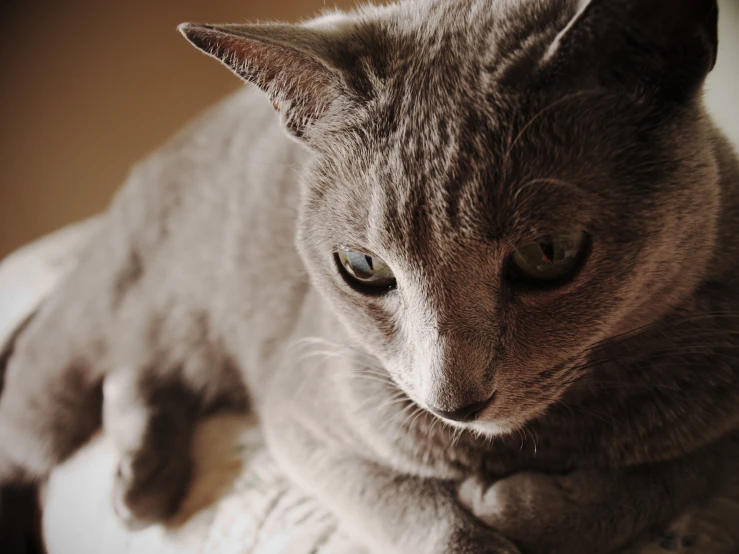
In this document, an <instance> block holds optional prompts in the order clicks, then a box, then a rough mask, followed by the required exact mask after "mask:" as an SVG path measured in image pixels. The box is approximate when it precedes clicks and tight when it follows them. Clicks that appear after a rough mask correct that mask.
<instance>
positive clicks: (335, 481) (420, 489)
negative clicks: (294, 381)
mask: <svg viewBox="0 0 739 554" xmlns="http://www.w3.org/2000/svg"><path fill="white" fill-rule="evenodd" d="M267 419H268V420H269V419H270V418H269V416H267ZM265 431H266V437H267V441H268V445H269V449H270V451H271V453H272V455H273V456H274V457H275V458H276V460H277V461H278V463H279V464H280V466H281V468H282V469H283V471H285V472H286V473H287V475H288V476H289V477H290V478H291V479H292V480H293V481H294V482H295V483H296V484H297V485H298V486H299V487H301V488H302V489H303V490H304V491H305V492H306V493H308V494H310V495H312V496H313V497H315V498H317V499H318V500H319V501H320V502H321V503H322V505H323V506H324V507H325V508H327V509H328V510H329V511H331V512H332V513H333V514H334V515H335V516H336V517H337V519H338V520H339V522H340V525H341V527H342V528H343V529H344V530H345V531H347V532H348V533H350V534H351V536H352V537H354V538H355V540H357V542H361V543H362V544H363V545H364V546H366V547H368V548H369V549H370V551H371V552H372V553H373V554H410V553H413V554H519V551H518V550H517V548H516V547H515V546H513V545H512V544H511V543H510V542H509V541H508V540H507V539H505V538H503V537H502V536H500V535H498V534H497V533H496V532H494V531H492V530H490V529H488V528H486V527H485V526H483V525H480V524H479V523H478V522H476V521H475V520H474V518H472V517H471V516H470V515H469V514H468V513H466V511H465V510H464V509H463V508H462V506H461V505H460V504H459V503H458V501H457V500H456V498H455V493H454V487H453V486H452V484H451V483H443V482H439V481H431V480H425V479H419V478H416V477H412V476H405V475H400V474H398V473H396V472H395V471H393V470H391V469H389V468H387V467H384V466H382V465H379V464H377V463H374V462H370V461H367V460H365V459H363V458H362V457H361V456H360V454H358V453H354V452H351V451H350V450H349V449H348V448H347V447H346V446H341V445H340V444H338V443H336V442H334V441H331V440H325V439H323V438H318V437H316V436H315V435H314V434H313V432H312V431H311V430H309V429H308V428H307V426H306V427H304V426H303V425H301V424H300V423H298V422H290V423H286V422H285V420H284V419H283V418H275V420H273V421H267V422H266V425H265Z"/></svg>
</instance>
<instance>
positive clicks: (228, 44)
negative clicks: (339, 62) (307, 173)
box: [178, 23, 342, 140]
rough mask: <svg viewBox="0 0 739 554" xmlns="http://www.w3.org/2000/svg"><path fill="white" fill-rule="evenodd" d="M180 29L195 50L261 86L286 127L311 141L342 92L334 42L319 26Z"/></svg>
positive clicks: (267, 25)
mask: <svg viewBox="0 0 739 554" xmlns="http://www.w3.org/2000/svg"><path fill="white" fill-rule="evenodd" d="M178 30H179V31H180V32H181V33H182V34H183V35H184V36H185V38H186V39H187V40H188V41H189V42H190V43H192V44H193V45H194V46H195V47H196V48H198V49H199V50H202V51H203V52H205V53H206V54H208V55H210V56H213V57H214V58H216V59H218V60H220V61H221V62H222V63H223V64H224V65H226V66H227V67H228V68H229V69H231V70H232V71H233V72H234V73H236V74H237V75H238V76H239V77H241V78H242V79H244V80H245V81H248V82H250V83H253V84H255V85H256V86H258V87H259V88H261V89H262V90H263V91H264V92H265V93H266V94H267V95H268V96H269V98H270V100H271V101H272V104H273V105H274V107H275V109H276V110H277V111H278V112H279V113H280V114H281V115H282V117H283V121H284V124H285V126H286V127H287V129H288V130H289V131H290V132H291V133H292V134H293V135H295V136H296V137H298V138H301V139H305V140H308V139H307V138H306V134H307V132H308V130H309V129H310V127H311V126H312V125H313V124H314V123H315V122H316V121H317V120H318V119H319V118H321V116H322V115H323V114H324V113H325V112H326V110H327V109H328V107H329V106H330V105H331V104H332V103H333V102H334V101H336V100H337V99H338V98H339V97H340V96H341V90H342V79H341V75H340V73H339V72H337V71H335V70H334V69H333V68H332V67H331V63H330V58H329V52H330V44H328V42H329V41H328V39H327V36H326V35H325V33H324V32H323V31H321V30H318V29H311V28H306V27H300V26H296V25H287V24H265V25H194V24H190V23H183V24H181V25H180V26H179V27H178Z"/></svg>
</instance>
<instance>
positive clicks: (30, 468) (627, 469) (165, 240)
mask: <svg viewBox="0 0 739 554" xmlns="http://www.w3.org/2000/svg"><path fill="white" fill-rule="evenodd" d="M717 17H718V16H717V6H716V3H715V2H714V1H709V0H591V1H590V2H578V1H576V0H525V1H524V0H428V1H422V0H408V1H406V2H401V3H399V4H394V5H389V6H385V7H367V8H363V9H360V10H358V11H356V12H353V13H350V14H342V13H335V14H331V15H328V16H325V17H322V18H319V19H316V20H313V21H310V22H308V23H305V24H303V25H299V26H293V25H281V24H268V25H226V26H199V25H183V26H182V27H181V28H180V30H181V31H182V33H183V34H184V35H185V36H186V37H187V39H188V40H189V41H190V42H192V43H193V44H194V45H195V46H197V47H198V48H200V49H201V50H203V51H205V52H206V53H208V54H210V55H212V56H214V57H216V58H218V59H219V60H221V61H222V62H223V63H225V64H226V65H227V66H229V67H230V68H231V69H232V70H233V71H235V72H236V73H237V74H238V75H240V76H241V77H242V78H243V79H245V80H246V81H249V82H251V83H254V84H255V85H257V87H258V88H260V89H262V90H261V91H259V90H257V89H256V88H249V89H248V90H244V91H242V92H239V93H238V94H236V95H235V96H233V97H232V98H230V99H228V100H227V101H225V102H224V103H223V104H221V105H220V106H219V107H217V108H215V109H214V110H213V111H212V112H210V113H209V114H208V115H207V116H206V117H205V118H203V119H202V120H201V121H199V122H197V123H196V124H194V126H192V127H191V128H190V129H188V130H187V131H186V132H184V133H183V134H182V135H180V136H179V137H178V138H176V139H174V140H173V141H172V142H171V143H170V144H169V145H168V146H166V147H165V148H164V149H163V150H161V151H160V152H158V153H156V154H155V155H154V156H153V157H151V158H150V159H149V160H147V161H145V162H144V163H142V164H140V165H139V166H137V167H136V168H135V170H134V171H133V173H132V175H131V177H130V179H129V181H128V183H127V184H126V186H125V187H124V188H123V189H122V191H121V192H120V194H119V195H118V196H117V198H116V199H115V201H114V202H113V205H112V207H111V209H110V211H109V213H108V215H107V217H106V220H105V224H104V227H103V229H102V230H101V231H100V233H99V235H98V236H96V237H95V239H94V241H93V242H92V244H91V245H90V246H89V248H88V249H87V251H86V253H85V255H84V257H83V259H82V261H81V263H80V265H79V267H78V269H77V270H76V271H74V272H73V274H72V275H71V276H70V277H69V278H67V279H66V281H65V282H64V283H63V285H62V286H61V287H60V288H59V289H58V291H57V292H56V293H55V294H54V295H53V296H52V297H51V298H50V299H49V300H48V301H46V302H45V304H44V305H43V306H42V307H41V308H40V310H39V311H38V313H37V314H36V315H35V317H34V319H33V320H32V321H30V322H29V324H28V327H27V328H26V330H25V331H23V332H22V333H20V336H19V337H18V339H17V341H16V342H15V345H14V349H13V352H12V353H10V354H9V355H8V356H6V358H8V360H7V368H6V375H5V385H4V391H3V394H2V399H1V400H0V481H9V480H13V479H31V480H34V479H40V478H42V477H43V476H45V475H46V474H48V472H49V471H50V470H51V469H52V468H53V467H54V465H55V464H57V463H59V462H60V461H61V460H63V459H65V458H66V457H67V456H69V455H70V454H71V453H72V452H73V451H74V450H75V449H77V448H78V447H79V446H80V445H81V444H82V443H83V442H84V441H85V440H86V439H87V438H88V437H89V436H90V434H91V433H92V432H93V431H94V430H95V429H97V428H98V426H99V425H100V423H101V416H100V414H101V413H103V418H102V419H103V422H104V425H105V427H106V430H107V431H108V432H110V433H111V434H112V435H113V437H114V439H115V441H116V444H117V446H118V448H119V449H120V455H121V462H120V470H119V472H118V476H117V485H116V502H117V505H118V507H119V513H121V514H122V516H123V517H125V518H126V519H127V520H128V521H129V522H130V523H131V524H146V523H151V522H155V521H159V520H162V519H165V518H167V517H169V516H170V515H172V513H174V512H175V511H176V510H177V506H178V503H179V501H180V500H181V498H182V496H183V494H184V492H185V491H186V489H187V485H188V480H189V478H190V473H191V461H190V455H189V451H190V442H191V433H192V429H193V425H194V422H195V421H196V420H197V419H198V418H199V417H202V416H203V415H204V414H206V413H209V412H212V411H215V410H227V409H244V408H245V405H246V401H247V397H249V398H250V399H251V402H250V403H249V404H250V407H251V409H254V410H256V412H257V413H258V414H259V416H260V419H261V422H262V425H263V428H264V433H265V435H266V438H267V441H268V445H269V448H270V450H271V452H272V454H273V455H274V458H275V460H277V462H278V463H279V465H280V466H281V468H282V469H283V470H284V472H285V473H286V474H287V475H288V476H289V477H290V478H291V479H292V480H293V481H294V482H295V483H296V484H297V485H299V486H301V487H303V488H304V489H305V490H306V491H307V492H308V493H310V494H312V495H314V496H315V497H317V498H318V499H320V500H321V501H322V502H323V504H324V505H325V506H326V507H327V508H328V509H329V510H331V511H332V512H333V513H334V514H336V515H337V516H338V517H339V519H340V520H341V522H342V524H343V525H344V526H345V527H346V529H347V530H349V531H350V532H351V533H353V534H354V535H355V536H356V538H357V539H358V540H360V541H361V542H363V543H364V544H366V545H367V546H368V547H370V549H371V550H372V551H373V552H377V553H382V554H387V553H395V554H407V553H424V554H426V553H428V554H437V553H438V554H442V553H444V554H446V553H450V554H472V553H483V554H493V553H494V554H512V553H518V552H525V553H530V554H544V553H567V554H576V553H588V554H592V553H599V554H600V553H608V552H613V551H615V550H618V549H619V548H621V547H622V546H624V545H626V544H628V543H629V542H630V541H632V540H633V539H634V538H635V537H636V536H637V535H640V534H642V533H644V532H646V531H649V530H650V529H656V528H658V527H659V526H660V525H661V524H663V523H664V522H666V521H667V520H669V519H670V518H672V517H673V516H674V515H675V514H677V513H678V512H680V511H681V510H683V509H685V508H686V507H689V506H691V505H692V504H694V503H696V502H698V501H700V500H701V499H702V498H704V497H707V496H709V495H711V494H712V492H713V491H715V490H717V489H718V488H720V487H721V486H722V484H723V483H724V482H725V479H726V478H727V476H728V475H730V473H731V472H732V471H736V468H737V462H738V459H737V450H738V447H739V442H738V441H737V429H738V428H739V356H738V355H737V350H736V349H737V340H736V339H737V337H739V287H737V286H736V285H737V282H736V278H735V275H736V274H737V272H738V271H739V241H738V240H737V233H739V165H738V164H737V160H736V157H735V154H734V152H733V151H732V148H731V147H730V146H729V144H728V142H727V141H726V140H725V139H724V138H723V136H722V135H721V133H720V132H719V131H718V130H717V129H716V127H715V126H714V125H713V123H712V122H711V121H710V119H709V118H708V116H707V115H706V112H705V110H704V108H703V104H702V85H703V81H704V78H705V77H706V75H707V73H708V72H709V71H710V70H711V68H712V67H713V65H714V63H715V58H716V51H717ZM263 93H266V96H267V97H268V98H269V100H270V102H271V104H272V106H274V108H275V109H276V110H277V112H278V113H279V115H280V116H281V120H282V125H279V124H278V122H277V118H276V117H274V115H273V113H272V108H271V106H270V102H266V101H265V99H264V94H263ZM283 128H286V129H287V130H288V132H289V133H284V131H283ZM247 391H248V393H247ZM103 399H105V402H103ZM103 404H104V407H102V405H103ZM101 407H102V409H101Z"/></svg>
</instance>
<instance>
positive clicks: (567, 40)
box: [541, 0, 718, 100]
mask: <svg viewBox="0 0 739 554" xmlns="http://www.w3.org/2000/svg"><path fill="white" fill-rule="evenodd" d="M717 52H718V5H717V1H716V0H579V2H577V12H576V14H575V15H574V17H573V18H572V19H571V20H570V22H569V24H568V25H567V26H566V27H565V28H564V29H563V30H562V31H561V32H560V33H559V35H557V37H556V38H555V39H554V41H553V42H552V44H551V45H550V47H549V49H548V50H547V52H546V53H545V55H544V58H543V59H542V63H541V66H542V68H543V69H544V70H545V72H547V73H549V74H552V75H555V76H567V77H580V78H589V79H591V80H593V79H595V80H596V81H597V84H598V85H605V86H610V87H629V88H631V89H632V90H633V89H636V90H637V91H638V92H639V93H642V94H656V95H658V96H660V97H661V98H662V99H668V100H669V99H674V100H686V99H689V98H692V97H693V96H694V95H695V93H696V92H697V91H698V90H699V89H700V87H701V85H702V84H703V82H704V80H705V78H706V76H707V74H708V73H709V72H710V71H711V69H713V67H714V65H715V64H716V56H717Z"/></svg>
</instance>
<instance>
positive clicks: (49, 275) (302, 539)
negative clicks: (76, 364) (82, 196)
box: [0, 220, 739, 554]
mask: <svg viewBox="0 0 739 554" xmlns="http://www.w3.org/2000/svg"><path fill="white" fill-rule="evenodd" d="M95 225H96V222H95V221H94V220H91V221H88V222H85V223H82V224H79V225H77V226H73V227H70V228H67V229H63V230H61V231H59V232H58V233H56V234H54V235H52V236H50V237H47V238H44V239H42V240H40V241H38V242H36V243H34V244H32V245H30V246H28V247H26V248H25V249H22V250H20V251H18V252H17V253H16V254H13V255H12V256H10V257H9V258H6V259H5V260H4V261H3V262H2V263H0V344H2V343H3V341H4V337H6V336H7V335H8V334H9V333H10V332H12V330H13V328H14V327H15V326H16V325H18V323H19V322H21V321H22V320H23V319H24V318H25V316H26V315H27V314H29V313H30V312H31V311H32V310H33V308H34V307H35V306H36V305H37V303H38V302H39V300H41V299H42V298H43V297H44V296H45V295H46V294H48V293H49V292H50V291H52V290H53V288H54V286H55V284H56V283H57V282H58V280H59V279H60V278H61V277H62V276H63V275H64V274H65V273H66V272H67V271H69V269H71V268H72V267H74V263H75V259H76V255H77V253H78V251H79V249H80V247H81V246H82V245H84V243H85V240H86V237H87V236H89V235H90V234H91V233H93V232H94V230H95ZM194 450H195V460H196V475H197V477H196V480H195V483H194V486H193V488H192V490H191V493H190V495H189V496H188V498H187V499H186V500H185V504H184V507H183V510H182V515H181V516H180V518H179V520H178V521H176V522H172V524H171V525H170V526H168V527H167V528H165V527H163V526H157V527H152V528H149V529H146V530H144V531H139V532H130V531H127V530H126V529H125V528H124V527H123V526H122V525H121V524H120V523H119V521H118V519H117V518H116V516H115V514H114V512H113V510H112V504H111V502H110V490H111V484H112V477H113V474H114V471H115V461H116V460H115V453H114V450H113V447H112V445H111V443H110V441H109V440H108V439H106V438H105V437H104V436H103V437H98V438H96V439H94V440H93V441H91V444H89V445H88V446H87V447H86V448H84V449H82V450H81V451H80V452H79V453H78V454H77V455H76V456H74V457H73V458H72V459H71V460H69V461H68V462H67V463H66V464H64V465H63V466H62V467H60V468H59V469H57V470H56V471H55V472H54V474H53V475H52V477H51V479H50V481H49V483H48V485H47V487H46V490H45V494H44V525H43V528H44V535H45V538H46V542H47V548H48V551H49V554H361V553H362V552H363V550H362V549H361V548H358V547H357V546H356V545H353V544H352V543H351V542H350V541H349V540H348V539H347V538H346V537H344V536H343V535H342V534H341V533H340V532H337V530H336V524H335V522H334V521H333V519H332V518H331V517H330V516H329V515H328V514H326V513H325V512H324V511H323V510H322V509H321V508H320V507H319V506H317V505H316V503H315V502H314V501H312V500H310V499H307V498H305V497H304V496H303V495H302V494H301V493H300V492H298V491H296V490H295V489H293V488H292V487H291V486H290V485H289V484H288V483H287V482H286V481H285V480H284V478H283V477H282V476H281V475H280V474H279V471H277V469H276V468H275V464H274V462H273V461H272V460H271V459H270V457H269V455H268V454H267V453H266V451H265V450H264V447H263V443H262V439H261V436H260V433H259V430H258V429H257V428H256V426H255V425H254V422H253V421H251V420H249V419H248V418H239V417H233V416H229V417H219V418H214V419H212V420H209V421H207V422H204V423H203V424H202V425H201V426H200V427H199V428H198V431H197V434H196V440H195V447H194ZM669 531H671V533H667V534H663V535H661V536H659V537H656V538H655V537H649V538H648V539H646V540H645V541H644V543H643V544H641V545H639V546H638V547H635V548H634V549H632V550H630V551H629V552H630V553H631V554H659V553H667V552H678V553H683V554H697V553H700V554H731V553H734V554H736V553H737V552H739V483H737V484H735V485H734V486H733V487H727V489H726V490H725V491H723V496H722V497H721V498H716V499H712V500H711V501H710V502H708V503H707V504H706V505H705V506H703V507H701V508H699V509H696V510H694V511H692V512H691V513H689V514H686V515H685V516H683V517H681V518H680V519H679V520H678V521H677V522H676V523H675V524H674V525H673V526H672V527H671V528H670V530H669ZM683 539H686V540H685V545H683V544H681V542H682V541H683ZM409 554H416V553H409ZM418 554H422V553H418Z"/></svg>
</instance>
